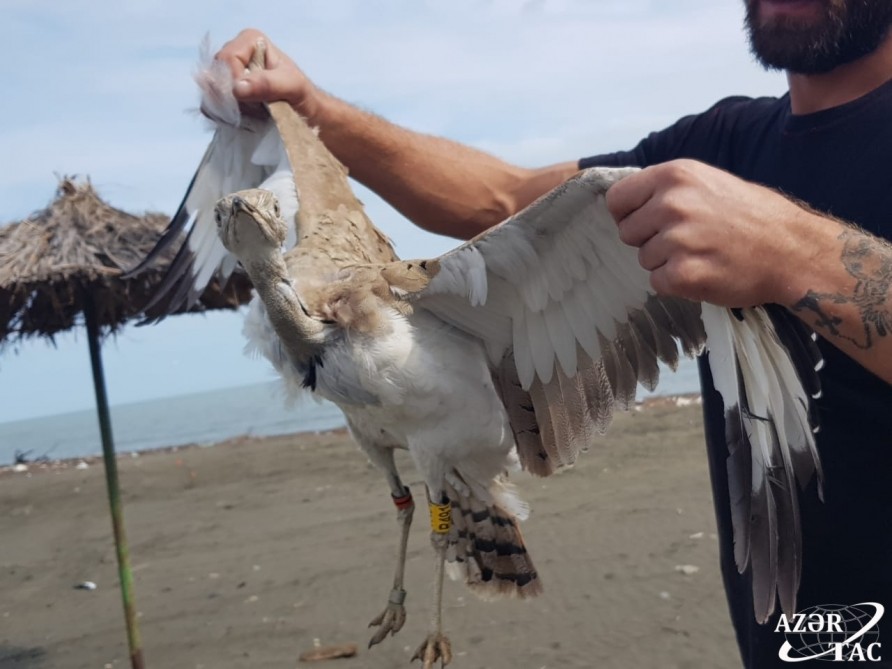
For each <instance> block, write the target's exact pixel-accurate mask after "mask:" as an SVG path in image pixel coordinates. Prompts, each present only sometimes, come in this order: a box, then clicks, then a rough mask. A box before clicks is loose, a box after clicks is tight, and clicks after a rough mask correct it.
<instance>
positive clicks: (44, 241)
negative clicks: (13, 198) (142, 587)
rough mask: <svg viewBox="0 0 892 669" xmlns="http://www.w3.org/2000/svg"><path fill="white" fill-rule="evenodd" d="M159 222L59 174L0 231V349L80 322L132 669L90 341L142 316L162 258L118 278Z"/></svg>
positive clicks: (216, 300)
mask: <svg viewBox="0 0 892 669" xmlns="http://www.w3.org/2000/svg"><path fill="white" fill-rule="evenodd" d="M168 220H169V219H168V217H166V216H164V215H162V214H146V215H144V216H134V215H133V214H129V213H127V212H124V211H121V210H119V209H115V208H114V207H112V206H110V205H109V204H107V203H106V202H104V201H103V200H102V199H101V198H100V197H99V195H98V194H97V193H96V191H95V190H94V189H93V187H92V185H91V184H90V182H89V181H85V182H82V183H77V182H76V181H74V180H73V179H69V178H65V179H63V180H62V181H61V182H60V184H59V188H58V191H57V194H56V198H55V199H54V200H53V201H52V202H51V203H50V205H49V206H48V207H47V208H45V209H42V210H40V211H38V212H35V213H34V214H32V215H31V216H30V217H28V218H27V219H25V220H24V221H20V222H18V223H13V224H10V225H7V226H5V227H2V228H0V350H2V347H3V346H5V345H7V344H9V343H13V342H16V341H18V340H21V339H24V338H28V337H34V336H41V337H48V338H50V339H52V338H53V336H54V335H55V334H57V333H58V332H62V331H65V330H68V329H71V328H72V327H74V326H76V325H80V324H81V323H83V324H85V325H86V327H87V340H88V345H89V349H90V361H91V363H92V368H93V383H94V388H95V391H96V407H97V411H98V414H99V429H100V435H101V438H102V452H103V456H104V462H105V473H106V483H107V486H108V494H109V504H110V506H111V515H112V529H113V532H114V537H115V547H116V550H117V556H118V569H119V576H120V582H121V594H122V597H123V600H124V614H125V621H126V626H127V636H128V643H129V646H130V658H131V665H132V667H134V669H141V668H142V667H143V666H144V662H143V657H142V644H141V642H140V639H139V631H138V627H137V624H136V608H135V604H134V601H133V595H132V589H133V579H132V575H131V572H130V566H129V555H128V548H127V541H126V536H125V533H124V521H123V513H122V509H121V500H120V492H119V486H118V479H117V464H116V461H115V455H114V442H113V439H112V432H111V419H110V414H109V410H108V397H107V394H106V390H105V380H104V378H103V372H102V358H101V355H100V345H99V344H100V337H101V336H102V334H108V333H113V332H115V331H117V330H118V329H120V328H121V327H122V326H123V325H124V324H125V323H126V322H127V321H128V320H130V319H131V318H133V317H135V316H137V315H140V314H142V313H143V311H144V307H145V305H146V304H147V303H148V302H149V300H150V298H151V296H152V295H153V293H154V292H155V290H156V289H157V287H158V285H159V284H160V283H161V281H162V279H163V276H164V273H165V270H166V268H167V265H168V264H169V263H170V261H171V260H172V257H170V256H169V257H167V258H163V257H162V258H161V259H159V261H158V262H156V263H155V264H154V265H153V267H152V268H150V269H148V270H147V271H145V272H142V273H141V274H139V275H138V276H136V277H128V278H126V279H123V278H122V277H121V275H122V273H124V272H126V271H127V270H129V269H131V268H133V267H135V266H136V265H137V264H138V263H139V261H140V260H142V259H143V258H144V257H145V256H146V255H147V254H148V253H149V251H150V250H151V249H152V248H153V247H154V246H155V243H156V242H157V240H158V238H159V237H160V236H161V234H162V232H163V230H164V228H165V226H166V225H167V223H168ZM249 293H250V284H249V282H248V280H247V278H246V277H244V276H243V275H234V276H233V277H232V279H231V280H230V281H229V283H228V285H227V286H226V287H225V288H221V287H220V286H218V285H212V286H210V287H209V289H208V290H207V291H205V293H204V295H203V296H202V298H201V301H200V302H199V303H198V304H197V305H196V306H195V307H194V310H199V311H200V310H204V309H234V308H235V307H237V306H238V305H239V304H242V303H244V302H246V301H247V299H248V297H249ZM156 308H158V309H159V310H160V309H161V306H160V305H159V307H156ZM145 315H147V316H149V317H150V318H151V317H152V315H153V313H152V311H151V310H150V311H148V312H147V313H146V314H145Z"/></svg>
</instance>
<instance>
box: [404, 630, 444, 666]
mask: <svg viewBox="0 0 892 669" xmlns="http://www.w3.org/2000/svg"><path fill="white" fill-rule="evenodd" d="M412 660H413V661H414V660H421V668H422V669H434V666H435V665H436V664H437V661H438V660H439V662H440V667H441V668H442V667H445V666H446V665H447V664H449V663H450V662H452V643H451V642H450V641H449V637H447V636H446V635H445V634H439V633H435V634H431V635H430V636H428V637H427V638H426V639H425V640H424V641H423V642H422V644H421V645H420V646H418V650H416V651H415V654H414V655H413V656H412Z"/></svg>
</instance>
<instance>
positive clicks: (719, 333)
mask: <svg viewBox="0 0 892 669" xmlns="http://www.w3.org/2000/svg"><path fill="white" fill-rule="evenodd" d="M731 313H732V312H730V311H729V310H728V309H723V308H720V307H715V306H713V305H708V304H704V305H703V311H702V317H703V322H704V326H705V327H706V333H707V348H708V349H709V358H708V360H709V366H710V370H711V371H712V376H713V383H714V384H715V387H716V390H718V391H719V393H720V394H721V395H722V400H723V403H724V407H725V427H726V442H727V445H728V460H727V472H728V488H729V493H730V499H731V522H732V530H733V537H734V559H735V562H736V564H737V568H738V570H739V571H740V572H741V573H743V572H744V571H745V570H746V569H748V568H749V569H751V572H752V581H753V585H752V587H753V606H754V612H755V616H756V620H757V621H758V622H760V623H762V622H765V621H766V620H768V618H769V617H770V616H771V614H772V613H773V612H774V610H775V608H776V600H777V599H778V598H779V599H780V603H781V608H782V609H783V610H784V611H785V612H787V613H791V612H794V611H795V610H796V593H797V591H798V589H799V582H800V578H801V575H802V531H801V524H800V519H799V498H798V491H797V487H804V486H805V485H806V484H807V483H808V482H809V480H810V479H811V478H812V476H813V474H814V473H815V472H817V473H818V488H819V490H820V488H821V479H822V472H821V465H820V460H819V458H818V453H817V449H816V446H815V441H814V430H815V426H814V423H813V421H812V419H811V418H810V415H811V405H812V400H813V399H814V397H815V396H816V395H817V394H818V393H819V392H820V384H819V381H818V377H817V370H818V368H819V367H820V365H821V358H820V353H819V352H818V350H817V347H816V346H815V345H814V342H813V340H812V339H811V337H810V336H809V334H808V333H807V332H805V329H804V327H803V326H802V325H801V323H799V321H798V320H796V319H795V318H794V317H792V316H790V315H789V314H788V313H787V312H786V311H785V310H784V309H783V308H781V307H777V306H772V305H768V306H765V307H754V308H749V309H739V310H734V315H731V316H730V317H729V314H731ZM797 484H798V485H797Z"/></svg>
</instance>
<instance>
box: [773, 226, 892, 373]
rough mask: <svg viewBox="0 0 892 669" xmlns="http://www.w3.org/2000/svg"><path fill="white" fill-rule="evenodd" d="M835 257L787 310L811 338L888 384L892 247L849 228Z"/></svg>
mask: <svg viewBox="0 0 892 669" xmlns="http://www.w3.org/2000/svg"><path fill="white" fill-rule="evenodd" d="M836 241H837V249H836V250H835V252H834V254H835V256H836V258H835V259H834V261H833V262H832V263H830V264H829V266H827V267H826V272H824V273H823V277H822V278H823V280H814V279H813V280H812V281H813V285H812V286H809V287H808V288H807V289H806V290H805V292H804V294H802V296H801V297H800V298H799V299H798V300H796V301H795V302H793V303H792V304H791V305H790V307H791V309H792V310H793V312H794V313H796V314H797V315H798V316H799V317H800V318H802V319H803V321H805V322H806V323H807V324H808V325H810V326H811V327H813V328H814V329H815V331H816V332H817V333H819V334H820V335H821V336H823V337H824V338H825V339H827V341H829V342H830V343H832V344H834V345H835V346H837V347H838V348H840V349H841V350H842V351H844V352H845V353H847V354H848V355H849V356H850V357H852V358H854V359H855V360H857V361H858V362H860V363H861V364H862V365H863V366H864V367H866V368H867V369H869V370H871V371H872V372H874V373H875V374H877V375H878V376H879V377H881V378H882V379H884V380H885V381H887V382H889V383H892V246H890V245H889V243H888V242H886V241H885V240H882V239H879V238H877V237H874V236H873V235H870V234H868V233H866V232H864V231H862V230H859V229H858V228H855V227H850V226H846V227H844V229H843V230H842V231H841V232H840V234H839V235H838V237H837V240H836Z"/></svg>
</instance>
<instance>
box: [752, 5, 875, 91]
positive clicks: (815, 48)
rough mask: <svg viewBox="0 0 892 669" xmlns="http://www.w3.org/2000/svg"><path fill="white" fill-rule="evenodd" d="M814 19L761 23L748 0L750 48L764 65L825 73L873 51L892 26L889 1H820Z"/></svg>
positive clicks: (798, 71) (756, 9) (779, 68)
mask: <svg viewBox="0 0 892 669" xmlns="http://www.w3.org/2000/svg"><path fill="white" fill-rule="evenodd" d="M820 2H821V4H822V5H823V9H824V11H823V16H822V17H820V18H818V19H811V20H809V19H798V18H796V17H780V18H778V19H774V20H772V21H769V22H768V23H766V24H764V25H762V20H761V18H760V17H759V0H746V27H747V31H748V33H749V38H750V50H751V51H752V52H753V55H755V56H756V59H757V60H758V61H759V62H760V63H761V64H762V65H763V66H764V67H765V68H766V69H775V70H788V71H790V72H794V73H796V74H823V73H825V72H829V71H830V70H832V69H834V68H835V67H838V66H839V65H844V64H845V63H850V62H852V61H853V60H857V59H858V58H861V57H862V56H866V55H867V54H869V53H871V52H873V51H875V50H876V48H877V47H878V46H879V45H880V44H881V43H882V41H883V39H884V38H885V37H886V34H887V33H888V32H889V27H890V26H892V0H820Z"/></svg>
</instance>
